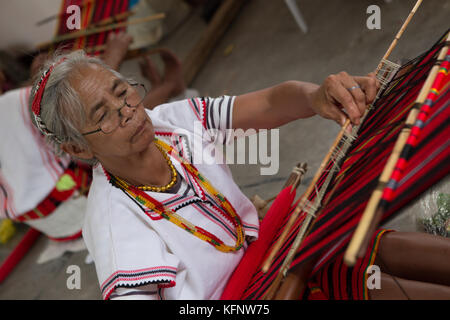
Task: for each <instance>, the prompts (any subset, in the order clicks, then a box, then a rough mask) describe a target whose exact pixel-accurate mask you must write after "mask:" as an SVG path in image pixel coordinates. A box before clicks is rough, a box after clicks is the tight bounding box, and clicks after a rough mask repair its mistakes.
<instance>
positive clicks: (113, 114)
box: [82, 83, 147, 136]
mask: <svg viewBox="0 0 450 320" xmlns="http://www.w3.org/2000/svg"><path fill="white" fill-rule="evenodd" d="M130 86H131V87H132V88H133V90H129V89H128V90H127V92H126V95H125V98H124V101H123V104H122V105H121V107H120V108H118V109H115V110H113V109H110V108H108V109H107V111H106V112H105V114H103V115H102V118H101V120H100V128H98V129H96V130H92V131H89V132H85V133H82V135H83V136H86V135H88V134H93V133H97V132H100V131H101V132H103V133H104V134H109V133H111V132H113V131H114V130H116V129H117V128H118V127H119V125H120V122H121V120H122V117H123V115H122V113H121V111H122V108H123V107H125V106H127V107H128V108H133V109H135V108H137V107H138V106H139V105H140V104H141V103H142V102H143V101H144V98H145V96H146V95H147V89H146V88H145V86H144V85H143V84H141V83H130ZM130 91H131V93H130ZM127 99H129V100H135V101H136V100H138V101H139V102H138V103H136V104H134V105H131V104H129V103H128V101H127Z"/></svg>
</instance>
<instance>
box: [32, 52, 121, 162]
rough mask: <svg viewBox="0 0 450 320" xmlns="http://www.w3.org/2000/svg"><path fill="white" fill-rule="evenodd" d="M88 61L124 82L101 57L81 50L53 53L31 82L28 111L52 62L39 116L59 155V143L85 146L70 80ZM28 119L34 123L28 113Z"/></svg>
mask: <svg viewBox="0 0 450 320" xmlns="http://www.w3.org/2000/svg"><path fill="white" fill-rule="evenodd" d="M64 58H65V59H64ZM63 59H64V60H63ZM89 64H96V65H99V66H101V67H103V68H105V69H107V70H109V71H111V72H112V73H113V74H114V75H115V76H117V77H118V78H120V79H123V80H125V81H127V80H126V79H125V78H124V77H123V76H122V75H121V74H120V73H118V72H117V71H115V70H113V69H111V68H110V67H109V66H108V65H106V64H105V63H104V62H103V61H102V60H100V59H98V58H95V57H89V56H87V55H86V54H85V53H84V51H83V50H78V51H74V52H71V53H69V54H61V53H56V54H55V55H54V56H53V58H52V59H50V60H49V61H47V62H46V63H45V65H44V66H43V68H42V70H41V71H42V72H40V73H39V75H38V78H37V79H35V81H34V85H33V90H32V91H31V95H30V101H29V105H30V112H31V104H32V101H33V98H34V96H35V94H36V88H37V86H38V83H39V81H40V79H41V76H42V74H43V72H45V71H46V70H48V69H49V68H50V67H51V66H52V65H54V67H53V70H52V72H51V73H50V76H49V78H48V81H47V83H46V85H45V90H44V94H43V96H42V100H41V113H40V118H41V119H42V122H43V123H44V125H45V127H46V128H47V129H48V131H50V132H51V133H50V134H46V136H47V141H48V142H49V143H50V144H51V145H53V146H54V147H55V150H54V151H55V152H56V153H57V154H59V155H60V154H62V153H63V152H62V150H61V148H60V145H61V143H63V142H71V143H75V144H76V145H78V146H80V147H82V148H87V147H88V145H87V142H86V140H85V139H84V137H83V135H82V134H81V133H80V132H79V131H78V129H77V127H78V128H82V127H83V126H84V123H85V121H86V115H85V112H84V108H83V103H82V101H81V99H80V97H79V95H78V93H77V92H76V91H75V89H74V88H73V87H72V85H71V83H70V80H71V77H73V76H74V75H76V74H77V72H78V70H79V69H80V67H83V66H86V65H89ZM31 118H32V119H33V123H34V124H35V125H36V123H35V121H34V116H33V113H32V112H31Z"/></svg>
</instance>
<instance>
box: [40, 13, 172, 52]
mask: <svg viewBox="0 0 450 320" xmlns="http://www.w3.org/2000/svg"><path fill="white" fill-rule="evenodd" d="M165 16H166V15H165V14H164V13H158V14H154V15H150V16H147V17H143V18H137V19H133V20H130V21H124V22H119V23H114V24H111V25H108V26H104V27H98V28H92V29H85V30H80V31H77V32H71V33H68V34H64V35H61V36H58V37H55V38H54V39H53V40H51V41H49V42H45V43H41V44H38V46H37V47H38V48H39V49H44V48H47V47H49V46H51V45H53V44H55V43H58V42H62V41H65V40H70V39H76V38H79V37H86V36H89V35H92V34H96V33H100V32H104V31H108V30H112V29H117V28H123V27H127V26H131V25H134V24H139V23H144V22H149V21H153V20H159V19H164V18H165Z"/></svg>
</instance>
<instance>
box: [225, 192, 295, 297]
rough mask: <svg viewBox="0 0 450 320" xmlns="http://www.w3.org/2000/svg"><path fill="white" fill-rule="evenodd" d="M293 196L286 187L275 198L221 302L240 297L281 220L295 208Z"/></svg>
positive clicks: (229, 281)
mask: <svg viewBox="0 0 450 320" xmlns="http://www.w3.org/2000/svg"><path fill="white" fill-rule="evenodd" d="M295 194H296V192H295V189H294V190H292V188H291V187H286V188H284V189H283V190H282V191H281V192H280V194H278V196H277V197H276V198H275V200H274V202H273V203H272V205H271V206H270V208H269V210H268V211H267V213H266V215H265V217H264V219H263V221H262V222H261V226H260V229H259V234H260V236H259V238H258V240H256V241H254V242H252V243H251V244H250V245H249V246H248V248H247V250H246V252H245V255H244V257H243V258H242V260H241V261H240V262H239V265H238V266H237V267H236V269H235V270H234V273H233V275H232V276H231V278H230V280H228V283H227V286H226V288H225V290H224V292H223V293H222V297H221V299H222V300H236V299H240V298H241V297H242V294H243V293H244V290H245V289H246V288H247V286H248V284H249V282H250V280H251V277H252V275H253V274H254V272H255V271H256V270H257V269H258V267H259V265H260V264H261V263H262V258H263V257H264V253H265V252H266V250H267V248H269V246H270V245H271V243H272V241H273V238H274V236H275V234H276V232H277V231H278V230H280V228H281V226H282V223H283V220H284V219H285V217H286V215H287V214H288V213H289V212H290V211H291V210H292V209H293V208H295V206H291V205H292V202H293V201H294V198H295Z"/></svg>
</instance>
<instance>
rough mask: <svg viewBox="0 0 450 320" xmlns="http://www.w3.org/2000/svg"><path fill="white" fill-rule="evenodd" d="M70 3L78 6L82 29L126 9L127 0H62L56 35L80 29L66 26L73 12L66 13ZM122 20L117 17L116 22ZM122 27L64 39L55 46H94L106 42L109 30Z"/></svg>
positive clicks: (74, 48) (72, 47)
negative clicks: (70, 28)
mask: <svg viewBox="0 0 450 320" xmlns="http://www.w3.org/2000/svg"><path fill="white" fill-rule="evenodd" d="M71 5H77V6H79V8H80V11H81V17H80V21H81V29H80V30H83V29H86V28H89V27H92V26H95V25H96V24H98V23H99V22H100V21H102V20H105V19H107V18H111V17H115V16H117V15H118V14H120V13H124V12H126V11H127V10H128V6H129V0H117V1H111V0H62V3H61V9H60V14H59V19H58V25H57V29H56V36H61V35H65V34H68V33H71V32H79V31H80V30H77V29H74V30H69V29H68V27H67V23H66V21H67V19H68V18H69V17H70V16H71V15H72V14H73V13H72V11H70V10H69V13H67V8H68V7H69V6H71ZM123 20H124V19H122V20H120V19H119V20H117V21H116V22H122V21H123ZM122 29H123V28H120V29H114V30H109V31H104V32H100V33H96V34H92V35H89V36H87V37H78V38H76V39H70V40H66V41H63V42H60V43H58V44H57V47H58V48H64V49H70V50H76V49H87V48H95V47H98V46H102V45H104V44H105V43H106V40H107V38H108V34H109V33H110V32H118V31H120V30H122ZM100 51H101V50H94V54H99V53H100Z"/></svg>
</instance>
